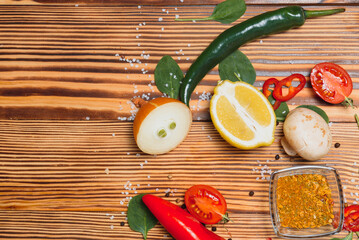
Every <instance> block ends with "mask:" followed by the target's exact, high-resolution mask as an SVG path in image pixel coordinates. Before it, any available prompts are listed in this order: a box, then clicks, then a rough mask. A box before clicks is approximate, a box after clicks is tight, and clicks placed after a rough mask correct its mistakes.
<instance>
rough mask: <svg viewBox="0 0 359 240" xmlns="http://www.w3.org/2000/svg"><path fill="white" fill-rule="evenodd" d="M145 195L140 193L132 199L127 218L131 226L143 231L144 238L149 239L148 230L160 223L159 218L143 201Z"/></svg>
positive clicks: (134, 229)
mask: <svg viewBox="0 0 359 240" xmlns="http://www.w3.org/2000/svg"><path fill="white" fill-rule="evenodd" d="M143 195H145V194H139V195H137V196H135V197H133V198H132V199H131V201H130V203H129V204H128V211H127V219H128V225H129V226H130V228H131V229H132V230H133V231H136V232H140V233H142V235H143V238H144V239H147V233H148V231H149V230H150V229H151V228H153V227H154V226H155V225H156V224H157V223H158V220H157V219H156V218H155V216H153V214H152V213H151V211H150V210H149V209H148V208H147V206H146V205H145V204H144V203H143V202H142V197H143Z"/></svg>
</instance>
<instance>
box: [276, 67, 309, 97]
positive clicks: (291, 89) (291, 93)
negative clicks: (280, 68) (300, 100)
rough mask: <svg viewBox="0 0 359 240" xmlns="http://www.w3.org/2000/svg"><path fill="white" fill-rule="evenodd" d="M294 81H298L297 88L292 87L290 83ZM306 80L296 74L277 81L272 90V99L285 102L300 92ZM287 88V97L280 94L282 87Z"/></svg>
mask: <svg viewBox="0 0 359 240" xmlns="http://www.w3.org/2000/svg"><path fill="white" fill-rule="evenodd" d="M294 79H299V81H300V83H299V85H298V86H297V87H293V86H292V81H293V80H294ZM306 82H307V80H306V79H305V77H304V76H303V75H302V74H299V73H296V74H292V75H290V76H289V77H286V78H284V79H283V80H281V81H279V83H278V85H276V87H275V88H274V90H273V97H274V99H276V100H278V101H281V102H285V101H288V100H290V99H292V98H293V97H294V96H295V95H296V94H297V93H298V92H299V91H300V90H302V89H303V88H304V86H305V83H306ZM283 86H287V87H289V92H288V94H287V95H285V96H283V94H282V87H283Z"/></svg>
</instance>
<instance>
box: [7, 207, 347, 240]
mask: <svg viewBox="0 0 359 240" xmlns="http://www.w3.org/2000/svg"><path fill="white" fill-rule="evenodd" d="M231 219H232V220H233V222H234V223H232V222H229V223H227V224H226V225H225V226H224V225H223V224H216V225H214V226H215V227H216V231H215V232H216V233H217V234H218V235H220V236H222V237H224V238H225V239H229V238H230V237H232V239H243V238H245V239H266V238H268V237H272V238H273V239H275V236H274V235H273V231H272V226H271V223H270V219H269V215H267V214H263V213H260V212H255V211H253V212H252V213H250V214H247V213H240V212H238V213H236V214H232V215H231ZM122 222H124V223H125V225H124V226H121V223H122ZM207 228H208V229H210V230H211V229H212V226H207ZM24 229H26V231H24ZM0 232H1V236H2V237H3V238H8V239H10V238H15V239H38V238H41V239H59V238H61V239H141V235H140V233H136V232H133V231H131V230H130V228H129V227H128V225H127V221H126V220H125V214H123V213H121V212H63V211H0ZM229 233H230V234H231V235H230V234H229ZM344 235H345V234H344V233H341V234H340V235H337V236H338V237H339V236H343V237H344ZM147 239H149V240H152V239H163V240H165V239H169V240H170V239H173V238H171V237H170V236H169V234H168V233H167V232H166V231H165V230H164V229H163V227H162V226H160V225H157V226H156V227H155V228H154V229H152V230H150V231H149V234H148V238H147ZM318 239H325V238H318Z"/></svg>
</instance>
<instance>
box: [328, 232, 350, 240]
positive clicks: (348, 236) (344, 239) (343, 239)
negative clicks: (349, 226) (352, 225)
mask: <svg viewBox="0 0 359 240" xmlns="http://www.w3.org/2000/svg"><path fill="white" fill-rule="evenodd" d="M352 239H353V232H350V233H349V234H348V235H347V236H346V237H345V238H332V239H330V240H352Z"/></svg>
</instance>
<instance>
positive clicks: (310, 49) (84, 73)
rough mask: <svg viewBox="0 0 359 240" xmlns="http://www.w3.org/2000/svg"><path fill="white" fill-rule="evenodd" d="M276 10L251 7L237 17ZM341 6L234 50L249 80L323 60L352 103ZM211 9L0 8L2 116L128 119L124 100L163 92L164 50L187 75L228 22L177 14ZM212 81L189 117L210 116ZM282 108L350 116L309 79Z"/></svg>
mask: <svg viewBox="0 0 359 240" xmlns="http://www.w3.org/2000/svg"><path fill="white" fill-rule="evenodd" d="M276 8H277V6H249V7H248V10H247V12H246V14H245V15H244V16H243V18H241V20H239V21H242V20H245V19H248V18H250V17H253V16H255V15H257V14H260V13H262V12H265V11H269V10H273V9H276ZM311 8H313V9H324V8H328V7H325V6H318V7H311ZM346 8H347V11H346V12H345V13H343V14H338V15H334V16H327V17H322V18H318V19H310V20H308V21H307V22H306V23H305V25H304V26H302V27H300V28H298V29H292V30H290V31H287V32H284V33H281V34H276V35H271V36H269V37H266V38H263V39H260V40H255V41H253V42H250V43H248V44H246V45H244V46H243V47H241V51H243V52H244V53H245V54H246V55H247V56H248V57H249V59H250V60H251V61H252V63H253V65H254V67H255V69H256V72H257V76H258V77H257V82H256V86H258V87H260V86H261V84H263V81H265V80H266V79H267V78H269V77H278V78H282V77H285V76H287V75H290V74H291V73H294V72H298V73H302V74H304V75H305V76H308V75H309V73H310V70H311V68H312V67H313V66H314V65H315V64H316V63H319V62H323V61H331V62H335V63H338V64H340V65H342V66H343V67H344V68H346V69H347V71H348V72H349V74H350V75H351V77H352V78H353V81H354V88H355V89H354V91H353V94H352V98H353V99H354V102H355V103H356V102H358V101H359V94H358V91H359V90H358V89H359V64H358V60H359V58H358V54H359V51H358V49H359V45H358V39H359V34H358V31H357V28H358V25H357V19H358V15H359V6H348V7H346ZM212 10H213V6H179V7H174V6H170V7H159V6H144V7H141V8H138V7H137V6H127V7H123V6H122V7H119V6H114V7H105V6H103V7H99V6H79V7H75V6H51V5H42V6H15V5H14V6H1V7H0V13H1V14H0V32H1V34H0V71H1V72H2V74H1V75H0V84H1V88H0V106H1V107H0V119H59V120H61V119H62V120H64V119H74V120H84V119H112V120H114V119H121V120H133V115H134V112H135V111H136V109H134V108H133V105H132V104H131V103H130V100H131V98H133V97H147V98H154V97H159V96H160V95H161V94H160V92H159V91H158V90H157V88H156V86H155V84H154V81H153V80H154V76H153V73H154V69H155V67H156V64H157V62H158V61H159V60H160V58H161V57H162V56H164V55H171V56H172V57H173V58H174V59H175V60H176V61H177V62H178V63H179V65H180V67H181V69H182V70H183V71H184V72H185V71H186V70H187V69H188V68H189V66H190V64H191V63H192V62H193V61H194V60H195V59H196V57H197V56H198V55H199V54H200V53H201V52H202V51H203V50H204V49H205V47H206V46H207V45H208V44H209V43H210V42H211V41H212V40H213V39H214V38H215V37H216V36H217V35H218V34H220V33H221V32H222V31H224V30H225V29H227V28H228V27H229V26H230V25H224V24H220V23H216V22H197V23H193V22H176V21H174V19H175V18H176V16H177V15H178V16H180V17H200V16H207V15H209V14H210V13H211V12H212ZM167 11H168V12H167ZM239 21H238V22H239ZM218 80H219V76H218V68H217V67H216V68H214V69H213V70H212V71H211V72H210V73H209V74H208V75H207V76H206V77H205V78H204V79H203V81H202V82H201V84H200V85H199V86H198V87H197V89H196V91H195V93H194V94H193V96H192V100H193V101H192V102H191V107H192V109H193V110H196V111H194V112H195V113H194V119H195V120H196V119H200V120H209V115H208V99H209V97H210V95H211V94H212V93H213V88H214V86H215V85H216V84H217V81H218ZM290 104H293V106H295V105H298V104H316V105H320V106H322V107H323V108H324V109H325V110H327V111H328V114H329V117H330V119H331V120H332V121H345V122H353V121H354V118H353V114H354V112H355V111H356V110H353V109H345V108H342V107H338V106H332V105H329V104H326V103H325V102H324V101H322V100H320V99H319V98H318V97H316V96H315V94H314V93H313V91H312V90H311V88H310V85H308V86H307V88H306V89H305V90H304V91H302V92H301V93H300V94H299V95H298V96H297V97H296V98H295V99H293V101H291V102H290Z"/></svg>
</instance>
